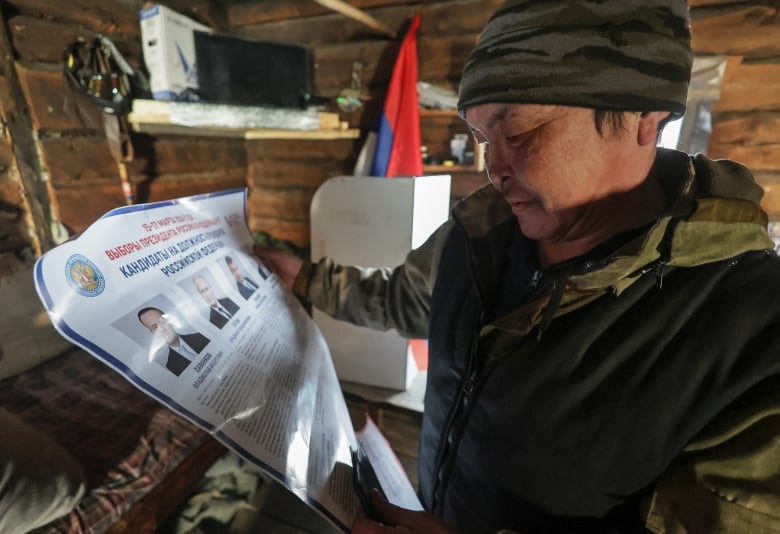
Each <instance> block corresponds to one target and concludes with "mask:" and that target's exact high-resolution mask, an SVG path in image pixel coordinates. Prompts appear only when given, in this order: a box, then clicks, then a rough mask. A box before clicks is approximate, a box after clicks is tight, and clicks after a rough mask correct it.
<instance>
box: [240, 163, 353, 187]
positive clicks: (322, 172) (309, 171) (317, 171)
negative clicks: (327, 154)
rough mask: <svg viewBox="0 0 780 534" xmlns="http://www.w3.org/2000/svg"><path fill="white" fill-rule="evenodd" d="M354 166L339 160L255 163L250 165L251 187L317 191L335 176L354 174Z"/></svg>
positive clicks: (249, 179)
mask: <svg viewBox="0 0 780 534" xmlns="http://www.w3.org/2000/svg"><path fill="white" fill-rule="evenodd" d="M353 166H354V164H353V163H351V162H346V161H343V160H342V161H338V160H322V161H320V162H315V161H312V160H308V161H279V160H267V161H253V162H250V163H249V164H248V173H247V175H248V183H249V185H250V186H251V187H282V188H284V187H306V188H309V189H312V188H314V189H316V188H317V187H319V186H320V185H321V184H322V183H323V182H324V181H325V180H327V179H328V178H330V177H333V176H342V175H348V174H352V170H353Z"/></svg>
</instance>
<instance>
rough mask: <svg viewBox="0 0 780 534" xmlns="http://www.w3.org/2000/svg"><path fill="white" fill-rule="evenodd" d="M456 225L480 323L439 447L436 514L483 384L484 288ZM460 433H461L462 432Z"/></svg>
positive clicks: (432, 505) (434, 494)
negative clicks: (481, 333)
mask: <svg viewBox="0 0 780 534" xmlns="http://www.w3.org/2000/svg"><path fill="white" fill-rule="evenodd" d="M454 219H455V222H456V224H457V225H458V227H459V228H460V230H461V231H462V232H463V235H464V242H465V247H466V257H467V258H468V259H469V263H468V266H469V274H470V277H471V283H472V285H473V287H474V293H475V294H476V296H477V300H478V302H479V309H480V312H479V320H478V321H477V324H476V325H475V328H474V331H473V333H472V338H471V339H472V341H471V346H470V347H469V354H468V366H467V368H466V373H465V377H464V379H463V381H462V382H461V385H460V387H459V388H458V396H457V398H456V399H455V402H454V403H453V406H452V411H451V412H450V415H449V417H448V418H447V424H446V425H445V427H444V431H443V433H442V439H443V441H442V443H441V444H440V445H439V452H438V454H437V455H436V456H437V457H436V467H435V469H434V474H435V476H436V480H435V481H434V484H433V492H432V502H431V508H432V509H433V510H436V509H437V508H438V506H439V505H440V503H442V502H443V497H444V491H445V489H446V487H447V479H448V478H449V475H450V473H451V471H452V465H453V463H454V462H455V456H456V455H455V454H454V451H456V450H457V448H458V447H457V441H459V438H460V436H459V435H456V432H458V431H459V430H460V429H462V428H463V425H464V422H465V419H466V415H467V414H466V412H467V409H468V408H469V406H470V404H471V399H472V395H473V394H474V389H475V388H476V385H477V382H478V381H479V366H478V364H477V363H478V362H477V348H478V344H479V330H480V328H481V325H482V323H483V321H484V319H485V312H484V308H485V306H484V302H483V300H482V293H481V291H480V288H479V286H478V284H477V281H476V274H475V269H474V260H473V257H472V253H471V247H470V246H469V239H468V235H467V233H466V230H465V228H464V227H463V225H462V224H461V222H460V220H458V218H457V217H454ZM458 433H459V432H458Z"/></svg>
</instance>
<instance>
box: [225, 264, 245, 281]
mask: <svg viewBox="0 0 780 534" xmlns="http://www.w3.org/2000/svg"><path fill="white" fill-rule="evenodd" d="M228 267H230V272H231V273H233V278H235V279H236V282H238V283H239V284H240V283H241V282H243V281H244V275H243V274H242V273H241V269H239V268H238V265H237V264H236V263H235V262H233V263H228Z"/></svg>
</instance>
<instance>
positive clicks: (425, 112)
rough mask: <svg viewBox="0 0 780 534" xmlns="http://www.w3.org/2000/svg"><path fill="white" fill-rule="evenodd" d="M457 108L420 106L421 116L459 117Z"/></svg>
mask: <svg viewBox="0 0 780 534" xmlns="http://www.w3.org/2000/svg"><path fill="white" fill-rule="evenodd" d="M457 116H458V110H457V109H429V108H420V117H457Z"/></svg>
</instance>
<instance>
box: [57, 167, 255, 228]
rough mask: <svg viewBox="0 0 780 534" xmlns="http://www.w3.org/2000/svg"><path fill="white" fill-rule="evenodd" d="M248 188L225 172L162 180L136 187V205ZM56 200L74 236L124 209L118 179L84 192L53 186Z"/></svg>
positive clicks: (78, 188)
mask: <svg viewBox="0 0 780 534" xmlns="http://www.w3.org/2000/svg"><path fill="white" fill-rule="evenodd" d="M245 185H246V181H245V175H244V174H243V173H242V172H226V173H221V174H219V175H217V176H215V175H214V174H213V173H208V174H204V175H184V176H173V177H168V176H161V177H158V178H156V179H154V180H146V181H144V182H140V183H137V184H134V186H133V192H134V195H135V198H136V201H137V202H156V201H158V200H170V199H174V198H180V197H185V196H190V195H198V194H202V193H211V192H213V191H221V190H224V189H234V188H238V187H244V186H245ZM52 188H53V196H54V198H55V202H56V204H57V208H58V212H59V220H60V221H61V222H62V224H64V225H65V226H66V227H67V228H68V229H69V230H71V231H72V232H80V231H82V230H83V229H84V228H86V227H87V226H89V225H90V224H92V223H93V222H94V221H95V220H96V219H98V218H99V217H100V216H102V215H103V214H104V213H106V212H107V211H109V210H111V209H113V208H117V207H120V206H123V205H124V197H123V196H122V190H121V185H120V183H119V178H118V177H117V178H116V180H115V181H113V182H111V181H107V182H97V183H94V182H93V183H91V184H90V185H89V188H88V191H89V194H85V188H84V187H82V186H80V185H76V186H70V185H69V186H58V187H55V186H54V185H53V184H52Z"/></svg>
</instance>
